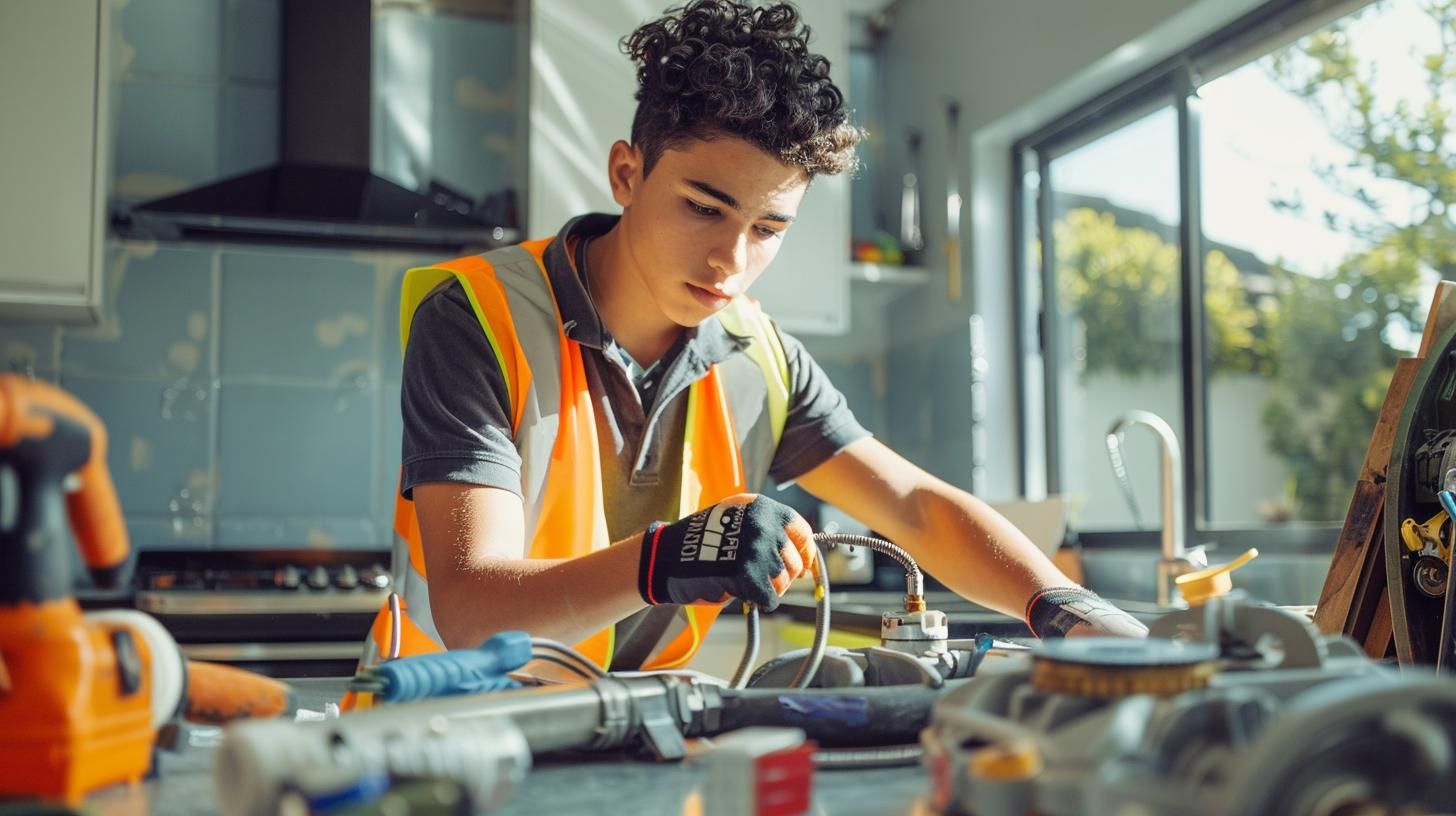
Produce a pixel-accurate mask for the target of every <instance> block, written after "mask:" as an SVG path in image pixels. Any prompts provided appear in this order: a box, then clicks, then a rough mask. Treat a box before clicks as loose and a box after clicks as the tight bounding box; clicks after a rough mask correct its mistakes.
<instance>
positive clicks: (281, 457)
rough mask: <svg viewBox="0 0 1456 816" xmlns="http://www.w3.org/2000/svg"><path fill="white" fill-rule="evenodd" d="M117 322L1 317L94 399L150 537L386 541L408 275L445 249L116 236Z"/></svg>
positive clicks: (22, 366)
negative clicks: (418, 252) (414, 252)
mask: <svg viewBox="0 0 1456 816" xmlns="http://www.w3.org/2000/svg"><path fill="white" fill-rule="evenodd" d="M107 259H108V262H107V264H108V268H107V293H106V305H105V310H104V313H105V315H106V317H105V319H104V321H103V322H102V323H101V324H100V325H98V326H93V327H60V326H49V325H39V324H22V323H5V324H0V365H3V366H4V367H5V368H6V369H8V370H15V371H29V372H32V373H34V374H35V376H37V377H40V378H43V379H46V380H50V381H52V382H59V383H60V385H61V386H62V387H64V388H66V389H68V390H70V391H72V392H73V393H75V394H76V395H77V396H78V397H79V398H80V399H81V400H83V401H84V402H86V403H87V404H88V405H90V406H91V408H92V409H93V410H95V411H96V412H97V414H98V415H100V416H101V418H102V421H103V422H105V423H106V426H107V428H108V431H109V433H110V436H111V439H110V450H109V453H108V461H109V464H110V466H111V470H112V472H113V474H114V475H115V477H116V481H117V489H118V491H119V493H120V494H121V499H122V505H123V508H124V509H125V511H126V513H127V519H128V523H129V526H130V529H131V533H132V536H133V540H134V543H135V544H136V545H137V546H139V547H141V548H144V549H146V548H153V549H155V548H166V549H178V548H184V549H206V548H221V549H245V548H255V547H299V546H310V547H341V548H377V547H386V546H388V540H389V538H388V530H389V526H390V520H391V517H392V513H393V508H394V501H393V496H394V486H395V477H396V473H397V468H398V463H399V446H400V433H401V431H400V420H399V372H400V353H399V305H398V304H399V294H398V293H399V283H400V280H401V278H402V275H403V272H404V270H405V269H406V268H408V267H410V266H414V265H419V264H423V263H427V262H429V261H432V260H437V259H435V258H425V257H414V256H410V255H404V254H399V253H383V252H379V253H364V252H348V251H325V250H301V249H283V248H233V247H219V246H204V245H182V244H162V245H159V244H153V243H138V242H113V243H112V244H111V245H110V246H109V247H108V251H107Z"/></svg>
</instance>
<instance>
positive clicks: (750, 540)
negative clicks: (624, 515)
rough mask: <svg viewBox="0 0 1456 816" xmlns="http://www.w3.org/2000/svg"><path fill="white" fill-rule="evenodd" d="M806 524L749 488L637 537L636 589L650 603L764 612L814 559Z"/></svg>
mask: <svg viewBox="0 0 1456 816" xmlns="http://www.w3.org/2000/svg"><path fill="white" fill-rule="evenodd" d="M813 534H814V531H813V530H812V529H811V528H810V527H809V523H808V522H807V521H804V519H803V518H802V517H800V516H799V514H798V513H795V512H794V511H793V509H792V508H790V507H788V506H787V505H783V504H780V503H779V502H776V501H774V500H773V499H770V498H767V497H765V496H759V495H755V494H753V493H740V494H738V495H736V496H730V497H729V498H726V499H724V500H723V501H721V502H718V503H717V504H715V505H712V506H711V507H708V508H706V509H703V510H699V511H698V512H696V513H694V514H692V515H691V516H688V517H687V518H685V519H681V520H679V521H675V522H673V523H671V524H664V523H662V522H655V523H653V524H652V525H650V526H649V527H648V528H647V532H646V533H644V534H643V536H642V561H641V566H640V568H639V570H638V574H637V589H638V591H639V592H641V593H642V599H643V600H645V601H647V603H649V604H665V603H676V604H689V603H710V604H717V603H723V602H724V601H726V600H728V599H729V598H730V597H736V598H741V599H743V600H745V601H749V602H751V603H755V604H757V605H758V606H759V607H760V608H761V609H763V610H764V611H772V610H773V609H774V608H775V607H777V606H778V605H779V596H780V595H783V594H784V591H785V590H787V589H788V588H789V584H790V583H792V582H793V580H794V579H795V578H798V577H799V576H800V575H802V574H804V571H805V570H807V569H809V568H810V567H811V566H812V565H813V563H814V557H815V553H816V552H817V549H816V547H815V545H814V539H813Z"/></svg>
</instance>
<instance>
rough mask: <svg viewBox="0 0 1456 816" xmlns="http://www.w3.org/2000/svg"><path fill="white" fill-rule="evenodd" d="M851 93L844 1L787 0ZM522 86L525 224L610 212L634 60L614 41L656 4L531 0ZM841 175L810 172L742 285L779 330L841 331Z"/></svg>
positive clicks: (845, 309) (845, 197) (844, 314)
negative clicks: (779, 243) (762, 259)
mask: <svg viewBox="0 0 1456 816" xmlns="http://www.w3.org/2000/svg"><path fill="white" fill-rule="evenodd" d="M798 5H799V8H800V9H801V10H802V11H803V13H804V15H805V17H806V19H807V20H808V21H809V24H810V27H811V28H812V29H813V31H814V38H813V40H811V42H810V48H811V49H812V50H814V51H815V52H817V53H821V54H823V55H824V56H826V57H828V58H829V61H830V63H831V64H832V66H833V73H834V76H835V79H836V81H837V82H838V83H839V84H840V87H841V88H842V89H845V90H846V94H847V96H848V97H849V98H851V99H852V94H853V91H852V90H851V89H848V88H846V85H847V83H848V81H849V17H848V10H847V9H846V8H845V5H844V2H843V0H804V2H801V3H799V4H798ZM530 8H531V24H530V37H531V44H530V49H529V53H530V60H531V72H530V76H531V89H530V100H531V101H530V115H529V128H528V131H529V136H528V137H527V138H528V145H529V147H528V155H529V157H530V159H529V162H530V169H529V174H530V175H529V182H528V186H527V199H528V201H527V212H528V221H527V227H528V229H529V232H530V234H531V235H533V236H538V237H539V236H545V235H550V234H551V233H553V232H554V231H555V230H557V229H558V228H559V227H560V226H561V224H563V223H565V222H566V221H567V220H568V219H569V218H571V217H572V216H575V215H579V214H581V213H583V212H588V211H596V212H617V209H618V208H617V205H616V204H615V202H613V201H612V196H611V190H610V188H609V187H608V186H607V152H608V150H609V149H610V148H611V146H612V143H613V142H614V141H616V140H617V139H626V138H628V135H629V134H630V132H631V126H632V114H633V112H634V111H635V109H636V101H635V99H634V98H633V96H634V94H635V93H636V90H637V82H636V69H635V66H634V65H633V64H632V62H631V61H630V60H629V59H628V58H627V57H626V56H625V55H623V54H622V52H621V51H620V50H619V48H618V46H617V43H618V40H620V39H621V38H622V37H623V36H625V35H626V34H628V33H630V32H631V31H632V30H633V29H634V28H636V27H637V26H638V25H640V24H641V23H642V22H643V21H645V20H647V19H650V18H651V17H652V16H654V15H655V14H656V9H657V8H658V7H657V6H655V5H651V4H648V5H644V4H642V3H641V2H637V1H635V0H601V2H596V3H582V2H580V0H531V5H530ZM849 202H850V195H849V179H848V178H846V177H845V176H829V177H821V178H817V179H815V180H814V183H813V185H811V186H810V188H809V193H808V195H807V196H806V197H805V199H804V202H803V204H802V205H801V206H800V208H799V212H798V220H797V221H796V222H795V224H794V226H793V228H792V229H791V230H790V231H789V235H788V237H787V239H786V240H785V242H784V246H783V249H781V250H780V251H779V254H778V256H777V257H776V258H775V259H774V261H773V264H772V265H771V266H770V267H769V268H768V271H767V272H766V273H765V274H764V276H763V277H762V278H760V279H759V281H758V282H757V283H756V284H754V287H753V290H752V292H751V294H752V295H753V296H754V297H756V298H757V299H758V300H759V301H760V302H762V303H763V305H764V308H765V309H766V310H767V311H768V312H769V314H771V315H773V316H774V318H776V319H777V320H778V321H779V323H780V324H781V325H782V326H783V327H784V328H786V329H788V330H789V331H793V332H802V333H805V334H842V333H844V332H846V331H848V329H849V313H850V310H849V289H850V277H851V275H850V264H849V223H850V212H849Z"/></svg>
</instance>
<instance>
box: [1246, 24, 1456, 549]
mask: <svg viewBox="0 0 1456 816" xmlns="http://www.w3.org/2000/svg"><path fill="white" fill-rule="evenodd" d="M1388 7H1389V4H1384V3H1378V4H1376V5H1374V6H1372V7H1370V8H1368V9H1366V10H1365V12H1363V13H1364V14H1370V13H1375V14H1378V13H1380V12H1381V10H1383V9H1385V8H1388ZM1420 7H1421V9H1422V10H1423V11H1424V12H1425V14H1426V16H1427V17H1428V19H1429V20H1430V22H1431V24H1432V25H1433V26H1434V27H1435V29H1436V31H1437V32H1438V33H1439V34H1440V37H1439V39H1440V42H1441V47H1440V48H1439V49H1438V50H1437V51H1436V52H1434V53H1431V54H1426V55H1423V56H1421V55H1412V56H1413V57H1414V58H1416V59H1419V60H1420V66H1421V68H1422V69H1423V71H1424V74H1425V83H1424V88H1404V89H1402V90H1403V96H1402V98H1399V99H1381V98H1379V95H1378V94H1377V93H1376V91H1375V86H1376V76H1377V71H1378V66H1376V65H1374V64H1372V63H1370V62H1368V61H1362V60H1361V59H1360V58H1359V57H1358V56H1357V55H1356V53H1355V49H1354V48H1352V33H1351V32H1352V26H1351V20H1352V19H1354V18H1349V19H1347V20H1346V21H1345V22H1343V23H1341V24H1339V25H1336V26H1332V27H1330V28H1326V29H1323V30H1321V31H1318V32H1316V33H1314V34H1312V35H1310V36H1308V37H1305V38H1304V39H1302V40H1299V41H1298V42H1296V43H1294V44H1292V45H1290V46H1288V47H1286V48H1283V49H1281V50H1279V51H1277V52H1275V53H1273V54H1271V55H1270V56H1269V57H1267V58H1266V60H1265V67H1266V69H1267V70H1268V71H1269V72H1270V73H1271V75H1273V76H1274V77H1275V78H1276V79H1277V80H1278V81H1279V82H1280V84H1282V85H1283V86H1284V87H1285V88H1286V89H1288V90H1290V91H1292V92H1294V93H1295V94H1297V95H1298V96H1300V97H1301V98H1302V99H1304V100H1305V101H1306V102H1307V103H1308V104H1309V106H1310V109H1311V110H1312V111H1313V112H1315V113H1316V114H1317V115H1318V116H1319V117H1320V118H1321V119H1322V120H1323V121H1324V123H1325V125H1326V127H1327V128H1328V129H1329V132H1330V133H1331V134H1332V135H1333V136H1334V137H1335V138H1336V139H1337V140H1338V141H1339V142H1341V143H1342V144H1343V145H1344V146H1346V147H1347V148H1349V149H1350V151H1351V159H1350V161H1349V162H1348V163H1347V165H1345V166H1344V167H1336V166H1329V167H1322V168H1318V169H1319V172H1320V176H1321V178H1322V180H1323V181H1324V182H1325V183H1326V184H1327V185H1329V186H1330V187H1331V189H1334V190H1336V191H1339V192H1341V193H1343V194H1344V195H1346V196H1348V198H1349V199H1350V200H1353V201H1355V202H1358V203H1359V204H1360V205H1361V207H1360V208H1359V213H1360V214H1359V215H1356V216H1345V217H1342V216H1340V215H1337V214H1336V213H1333V212H1324V213H1321V214H1320V215H1321V217H1322V219H1323V221H1324V222H1325V223H1326V224H1327V225H1328V226H1329V227H1331V228H1332V229H1338V230H1344V231H1348V232H1350V233H1352V234H1355V235H1357V236H1359V237H1361V238H1363V239H1364V240H1365V241H1366V242H1367V243H1368V246H1369V249H1366V250H1365V251H1363V252H1358V253H1355V254H1353V255H1351V256H1350V257H1347V258H1346V259H1345V260H1344V261H1342V262H1341V263H1340V265H1339V266H1338V268H1337V269H1336V270H1335V271H1334V274H1333V275H1331V276H1329V277H1320V278H1314V277H1309V276H1306V275H1300V274H1297V273H1294V272H1290V271H1288V270H1286V269H1284V268H1283V267H1282V266H1281V265H1279V264H1276V265H1274V267H1273V268H1272V269H1271V272H1272V273H1273V274H1274V275H1275V278H1276V281H1278V284H1279V287H1278V288H1279V292H1280V297H1279V301H1280V308H1279V310H1278V312H1277V313H1276V314H1275V315H1273V316H1272V317H1273V319H1272V322H1271V331H1270V337H1271V341H1270V342H1271V345H1272V347H1273V348H1274V349H1276V353H1275V355H1274V363H1275V376H1274V379H1273V385H1274V389H1275V391H1274V395H1273V397H1272V399H1271V400H1270V402H1269V403H1268V405H1267V406H1266V408H1265V411H1264V416H1263V423H1264V429H1265V433H1266V436H1267V438H1268V442H1269V445H1270V448H1271V450H1273V451H1275V452H1276V453H1278V454H1279V455H1280V456H1282V457H1283V458H1284V459H1285V461H1286V463H1287V464H1288V466H1289V468H1290V470H1291V473H1292V476H1293V485H1292V493H1293V496H1292V498H1293V499H1294V500H1295V501H1296V503H1297V505H1298V507H1299V515H1300V517H1302V518H1306V519H1313V520H1330V519H1340V518H1343V517H1344V513H1345V505H1346V504H1347V503H1348V502H1349V497H1350V489H1351V485H1352V484H1353V482H1354V480H1355V478H1356V476H1357V474H1358V473H1359V470H1360V465H1361V463H1362V461H1363V460H1364V455H1365V448H1366V447H1367V445H1368V444H1369V440H1370V432H1371V430H1372V429H1373V428H1374V427H1375V420H1376V417H1377V415H1378V414H1379V411H1380V405H1381V402H1382V401H1383V400H1384V397H1385V389H1386V388H1387V386H1388V385H1389V383H1390V377H1391V374H1392V371H1393V369H1394V365H1395V361H1396V359H1398V358H1399V357H1402V356H1404V355H1405V353H1406V352H1405V351H1403V350H1398V349H1396V348H1393V347H1392V341H1393V340H1394V339H1396V338H1400V337H1408V336H1410V335H1411V334H1412V333H1415V334H1419V332H1420V327H1421V323H1422V322H1423V321H1422V319H1421V317H1420V316H1419V315H1418V314H1417V309H1418V307H1417V303H1418V298H1419V294H1420V288H1421V279H1422V272H1423V271H1425V270H1429V271H1434V272H1436V273H1438V274H1440V275H1441V276H1442V277H1445V278H1453V277H1456V224H1453V222H1452V220H1451V218H1450V216H1449V213H1448V211H1447V208H1446V204H1447V202H1450V201H1452V200H1453V199H1456V140H1453V138H1452V136H1453V134H1451V125H1452V123H1453V120H1452V116H1451V113H1452V106H1453V104H1456V51H1453V49H1452V46H1453V45H1456V2H1453V0H1426V1H1425V2H1422V3H1420ZM1383 56H1384V57H1386V58H1396V59H1400V58H1405V56H1406V55H1404V54H1399V55H1396V54H1386V55H1383ZM1381 184H1384V185H1387V188H1388V187H1391V186H1393V187H1395V188H1397V189H1399V191H1400V193H1401V194H1402V196H1409V197H1410V198H1412V199H1413V200H1414V201H1415V202H1416V206H1415V207H1414V208H1411V207H1399V208H1397V207H1392V206H1390V205H1389V204H1388V203H1387V202H1388V198H1382V196H1381V195H1380V194H1379V192H1378V190H1377V187H1378V185H1381ZM1294 206H1296V207H1297V206H1298V205H1297V204H1296V205H1294Z"/></svg>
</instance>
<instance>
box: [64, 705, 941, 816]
mask: <svg viewBox="0 0 1456 816" xmlns="http://www.w3.org/2000/svg"><path fill="white" fill-rule="evenodd" d="M290 682H292V683H293V684H294V685H295V687H296V688H297V689H298V691H299V696H300V701H301V704H302V705H303V706H304V707H305V708H313V709H319V708H322V707H323V704H324V702H326V701H329V700H335V699H337V698H338V695H339V693H340V692H341V691H342V689H343V682H344V681H343V680H340V679H326V680H324V679H313V680H296V681H290ZM200 736H203V737H205V736H206V732H202V733H201V734H200ZM212 755H213V749H212V748H209V747H205V746H199V747H189V748H187V749H185V750H183V751H180V752H176V753H172V752H161V753H160V754H159V757H158V762H159V765H160V769H161V772H160V774H159V775H158V777H157V778H155V779H152V780H149V781H147V782H146V783H144V784H142V785H140V786H137V787H136V788H124V787H118V788H112V789H110V790H107V791H104V792H102V793H99V794H97V795H95V796H93V797H92V798H91V800H90V801H89V802H88V804H89V805H90V806H91V807H92V808H93V809H94V810H95V811H96V812H97V813H99V814H102V815H103V816H140V815H141V814H159V815H161V816H174V814H175V815H176V816H181V815H182V814H188V816H191V815H192V814H198V816H207V814H214V813H216V812H217V804H216V799H215V793H214V790H213V783H212ZM702 776H703V774H702V771H701V769H699V768H698V767H696V766H694V765H692V764H689V763H665V764H657V763H652V762H639V761H632V760H627V759H623V758H621V757H616V756H604V757H602V758H600V759H597V760H592V761H585V762H569V763H568V762H555V763H549V764H543V765H539V766H537V767H536V768H534V769H533V770H532V771H531V773H530V775H529V776H528V777H527V778H526V781H525V783H524V785H523V786H522V787H521V788H520V789H519V790H517V791H516V792H515V793H514V794H513V795H512V796H511V798H510V800H509V801H508V802H507V804H506V806H505V807H504V808H501V809H498V810H495V811H491V813H493V814H500V816H527V814H530V816H538V814H541V813H569V814H595V813H633V814H652V815H653V816H656V814H679V813H684V803H685V802H686V801H687V800H688V799H689V797H690V796H691V795H693V793H694V792H695V789H696V788H697V787H698V786H699V785H700V784H701V782H702ZM928 784H929V783H928V781H927V779H926V776H925V772H924V771H923V770H921V769H920V768H919V767H907V768H883V769H872V770H839V771H818V772H817V773H816V776H815V780H814V796H815V805H816V810H815V811H814V813H816V814H832V816H882V815H883V816H901V815H902V814H912V813H915V812H917V800H918V799H919V798H921V797H923V796H924V795H925V794H926V793H927V791H928Z"/></svg>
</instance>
